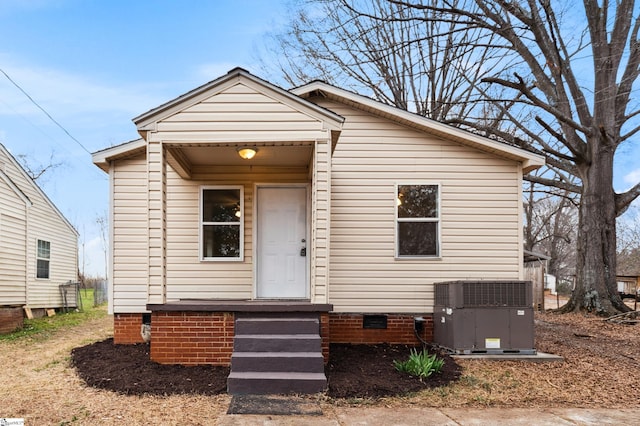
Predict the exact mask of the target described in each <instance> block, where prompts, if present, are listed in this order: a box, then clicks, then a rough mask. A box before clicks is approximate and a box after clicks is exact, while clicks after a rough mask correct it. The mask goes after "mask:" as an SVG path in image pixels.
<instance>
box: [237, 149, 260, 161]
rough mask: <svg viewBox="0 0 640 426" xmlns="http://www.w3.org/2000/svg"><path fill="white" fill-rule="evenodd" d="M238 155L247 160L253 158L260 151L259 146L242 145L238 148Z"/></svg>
mask: <svg viewBox="0 0 640 426" xmlns="http://www.w3.org/2000/svg"><path fill="white" fill-rule="evenodd" d="M237 151H238V155H239V156H240V157H242V158H243V159H245V160H251V159H252V158H253V157H254V156H255V155H256V153H257V152H258V148H253V147H249V146H241V147H240V148H238V149H237Z"/></svg>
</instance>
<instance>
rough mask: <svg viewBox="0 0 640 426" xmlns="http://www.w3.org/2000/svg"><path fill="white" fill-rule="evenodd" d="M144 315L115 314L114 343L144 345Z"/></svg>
mask: <svg viewBox="0 0 640 426" xmlns="http://www.w3.org/2000/svg"><path fill="white" fill-rule="evenodd" d="M142 315H143V314H115V315H114V316H113V343H115V344H117V345H132V344H135V343H144V340H142V334H140V329H141V328H142Z"/></svg>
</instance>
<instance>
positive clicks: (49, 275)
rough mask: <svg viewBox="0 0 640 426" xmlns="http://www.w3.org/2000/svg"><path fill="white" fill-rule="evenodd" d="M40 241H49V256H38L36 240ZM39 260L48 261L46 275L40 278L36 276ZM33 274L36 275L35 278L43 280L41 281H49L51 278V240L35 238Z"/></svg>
mask: <svg viewBox="0 0 640 426" xmlns="http://www.w3.org/2000/svg"><path fill="white" fill-rule="evenodd" d="M39 241H42V242H45V243H49V258H45V257H40V256H39V255H38V254H39V253H38V251H39V250H38V242H39ZM39 260H46V261H47V262H49V271H48V273H47V275H48V277H47V278H41V277H38V261H39ZM35 272H36V273H35V275H36V280H43V281H49V280H51V241H49V240H45V239H42V238H36V271H35Z"/></svg>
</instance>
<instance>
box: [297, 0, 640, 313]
mask: <svg viewBox="0 0 640 426" xmlns="http://www.w3.org/2000/svg"><path fill="white" fill-rule="evenodd" d="M600 3H602V4H600ZM314 4H316V5H317V4H318V3H314ZM319 4H320V6H317V8H316V9H315V12H316V15H318V16H322V15H323V14H324V15H325V16H327V18H328V19H330V21H329V22H331V23H333V25H327V26H325V27H316V26H314V25H315V23H316V22H317V21H314V20H313V19H310V18H309V15H300V24H299V25H297V26H296V25H294V26H293V27H292V28H293V29H294V30H295V31H294V32H293V33H292V35H293V36H296V37H298V38H297V39H295V38H290V40H294V41H296V43H299V44H300V46H301V47H302V50H300V51H298V52H302V56H303V58H305V59H306V60H308V62H309V63H311V64H312V65H313V66H314V67H317V68H318V69H320V70H322V74H323V75H320V77H323V76H324V78H325V79H327V80H329V81H331V80H332V79H331V78H328V76H333V79H334V81H336V80H335V78H336V76H340V77H341V78H343V79H344V81H353V80H355V81H357V82H358V83H359V84H362V85H367V86H368V87H369V88H370V90H371V91H372V92H373V94H374V96H375V97H376V98H377V99H379V100H381V101H385V102H388V103H391V104H394V105H397V106H399V107H401V108H407V109H412V108H410V106H409V103H408V102H405V99H404V98H403V97H402V96H403V95H399V94H396V92H397V91H404V92H405V95H404V96H406V99H409V97H410V96H411V97H415V99H418V96H416V95H415V92H412V91H411V87H412V86H411V85H410V84H409V85H406V84H405V85H403V84H399V83H398V82H399V81H402V80H399V77H402V78H406V79H410V80H411V79H413V80H425V81H426V82H429V81H432V79H433V76H431V75H430V74H429V73H428V72H426V71H424V70H422V69H420V68H419V67H418V68H415V67H413V66H410V64H408V63H407V64H405V63H404V62H403V60H402V58H408V57H413V56H411V52H409V51H405V50H402V49H404V48H411V49H417V48H418V47H417V46H424V44H422V42H424V40H426V39H427V38H428V37H436V38H437V39H438V40H441V41H442V40H447V38H448V37H454V39H453V40H452V45H454V46H456V47H455V48H452V49H460V50H449V51H450V52H464V56H465V57H466V58H471V59H472V60H473V62H474V65H475V68H473V67H464V66H458V65H456V66H452V67H447V64H450V63H451V61H448V60H447V59H446V58H445V57H442V56H440V57H438V58H437V59H436V61H437V63H435V69H437V70H439V71H444V74H443V75H446V76H447V77H446V78H447V79H450V80H447V81H451V80H453V81H460V82H461V84H460V87H459V88H458V89H456V90H457V91H456V92H455V93H464V97H462V98H461V97H453V98H449V99H447V100H446V101H445V102H449V101H451V102H452V105H447V106H448V110H449V114H450V115H449V116H446V115H445V116H433V117H432V118H436V119H439V120H443V121H447V122H450V123H455V124H457V125H460V126H462V127H466V128H468V129H474V130H476V131H479V132H481V133H484V134H487V135H491V136H492V137H496V138H500V139H502V140H504V141H506V142H507V143H512V144H516V145H519V146H522V147H523V148H526V149H531V150H534V151H535V152H538V153H541V154H543V155H545V157H546V159H547V165H548V167H549V170H550V172H549V173H547V174H544V175H534V176H528V177H527V178H528V179H529V180H530V181H532V182H536V183H539V184H543V185H547V186H550V187H555V188H559V189H562V190H565V191H569V192H572V193H574V194H576V195H578V196H579V200H580V204H579V208H578V217H579V221H578V227H577V259H576V268H577V270H576V275H577V276H576V289H575V291H574V293H573V295H572V298H571V299H570V301H569V303H567V305H565V307H564V309H565V311H579V310H587V311H592V312H596V313H598V314H602V315H609V314H613V313H615V312H618V311H626V310H628V308H627V307H626V306H625V305H624V304H623V303H622V300H621V299H620V297H619V295H618V292H617V286H616V266H617V264H616V218H617V217H618V216H619V215H621V214H622V213H623V212H624V211H625V210H626V209H627V208H628V206H629V204H630V203H631V202H632V201H633V200H634V199H636V198H637V197H638V196H639V195H640V183H638V184H636V185H635V186H633V187H632V188H631V189H629V190H628V191H625V192H623V193H616V192H615V191H614V188H613V159H614V156H615V153H616V151H617V149H618V148H619V147H620V146H623V145H624V144H630V143H632V142H631V140H632V138H633V137H634V136H635V135H636V134H637V133H638V131H639V130H640V126H638V120H637V118H638V116H639V115H640V105H639V104H638V103H637V102H635V101H634V99H635V96H634V95H635V92H636V90H637V86H638V75H640V39H639V37H638V35H639V31H640V19H639V17H638V10H637V8H636V7H635V2H634V1H633V0H619V1H616V2H615V3H610V2H609V1H607V0H603V1H601V2H598V1H597V0H583V3H582V4H576V3H574V2H571V1H568V0H521V1H515V0H426V1H423V2H417V1H414V0H388V1H387V2H383V1H375V2H373V3H371V4H372V5H373V6H368V4H369V3H366V2H359V1H357V0H333V1H320V2H319ZM323 5H324V9H322V6H323ZM338 11H340V13H343V14H344V18H341V19H339V20H338V19H337V17H334V16H335V13H338ZM316 15H314V16H316ZM341 16H342V15H341ZM361 22H363V23H366V25H365V24H362V25H361V24H360V23H361ZM416 22H420V23H422V24H423V26H422V28H419V27H418V26H415V25H413V24H415V23H416ZM394 24H395V25H398V27H403V26H404V25H407V26H408V27H409V28H411V29H412V31H410V32H402V31H398V32H394V33H393V34H394V36H393V38H392V39H391V42H387V40H386V39H385V38H384V37H383V34H385V33H388V32H390V31H391V30H390V29H389V28H395V27H393V25H394ZM409 24H411V25H409ZM378 28H380V32H379V33H378V32H376V31H377V29H378ZM382 28H384V30H382ZM429 29H433V30H435V31H436V33H435V34H430V33H428V31H429ZM296 31H297V32H296ZM420 31H422V32H420ZM417 34H422V36H419V35H417ZM424 34H427V35H426V36H425V35H424ZM306 36H311V40H315V41H314V43H311V42H309V40H307V39H305V38H304V37H306ZM405 37H408V39H404V38H405ZM334 39H335V40H337V41H338V42H342V44H340V43H338V44H334ZM414 42H415V43H414ZM435 45H436V46H438V48H437V50H438V51H440V52H443V51H445V50H444V48H443V46H446V44H444V45H442V44H440V42H438V43H436V44H435ZM381 46H391V47H390V48H389V50H384V47H381ZM305 48H306V49H307V50H306V51H305V50H304V49H305ZM476 49H477V50H476ZM314 52H318V53H317V55H318V59H317V61H316V62H313V55H314V54H315V53H314ZM332 52H334V53H332ZM369 52H371V53H369ZM427 52H428V51H426V50H425V52H424V55H423V56H422V60H423V62H426V63H428V64H430V62H429V57H428V55H429V53H430V52H429V53H427ZM285 53H286V52H285ZM391 53H397V54H398V59H394V61H395V62H390V61H387V60H386V59H387V58H391V57H392V56H391V55H390V54H391ZM323 55H326V56H323ZM380 58H383V59H385V60H384V61H382V62H381V61H379V59H380ZM394 58H395V57H394ZM453 58H454V59H456V58H458V59H459V58H460V56H459V53H455V54H453ZM298 61H299V58H297V57H293V62H295V63H302V61H299V62H298ZM330 61H333V62H330ZM405 62H406V61H405ZM418 62H419V60H415V61H413V62H411V64H417V63H418ZM454 63H455V60H454ZM322 64H325V65H324V66H322ZM371 64H380V65H379V66H378V67H377V68H376V67H375V66H374V67H373V68H374V70H373V71H372V70H371V69H370V68H366V67H364V66H363V65H367V66H371ZM398 64H400V66H398ZM290 65H291V64H290ZM290 69H296V68H295V67H293V68H290ZM299 69H302V68H299ZM425 69H426V70H428V69H429V68H428V66H427V65H425ZM354 70H355V71H354ZM385 71H386V73H385ZM457 73H464V74H465V75H466V76H470V77H478V78H481V81H480V82H478V81H477V79H476V78H468V79H466V80H465V79H464V78H463V79H462V80H456V77H455V76H454V75H455V74H457ZM363 75H364V76H363ZM291 76H293V77H295V78H301V77H303V76H302V75H297V74H295V73H292V74H290V77H291ZM306 76H309V75H305V77H306ZM380 76H382V77H383V79H381V80H380V79H379V78H380ZM374 77H375V78H374ZM350 79H353V80H350ZM443 81H444V80H443ZM337 82H338V83H341V81H339V80H338V81H337ZM463 83H464V84H463ZM385 85H386V90H385V91H384V94H383V93H380V92H379V90H378V89H377V88H379V87H383V86H385ZM420 87H429V86H428V84H427V83H423V84H422V86H420ZM420 98H421V99H428V96H427V97H425V96H421V97H420ZM403 102H404V103H403ZM453 102H463V103H464V104H463V106H462V107H456V106H455V105H453ZM487 102H490V103H491V105H492V107H491V108H489V107H487ZM425 104H429V103H425ZM429 105H430V104H429ZM428 110H429V111H431V109H429V108H428ZM415 111H416V112H419V111H420V110H419V109H418V108H417V107H416V108H415ZM481 111H488V112H491V114H492V116H491V117H490V119H479V118H481V117H480V114H479V112H481ZM422 113H423V114H424V112H422ZM425 115H426V114H425Z"/></svg>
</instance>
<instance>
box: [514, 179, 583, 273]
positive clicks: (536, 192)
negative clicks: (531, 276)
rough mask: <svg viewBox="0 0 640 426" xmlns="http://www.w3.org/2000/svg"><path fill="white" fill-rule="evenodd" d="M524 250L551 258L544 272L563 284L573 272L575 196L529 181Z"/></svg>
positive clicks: (574, 261) (525, 204)
mask: <svg viewBox="0 0 640 426" xmlns="http://www.w3.org/2000/svg"><path fill="white" fill-rule="evenodd" d="M524 192H525V194H526V200H525V203H524V214H525V227H524V236H525V249H527V250H530V251H533V252H538V253H543V254H545V255H547V256H549V257H550V259H549V261H548V264H547V272H548V273H549V274H551V275H554V276H556V277H558V279H560V280H563V281H568V280H572V278H573V276H574V275H575V270H576V257H575V252H576V248H575V246H576V228H577V218H578V214H577V205H578V202H577V200H576V197H575V196H574V195H573V194H571V193H570V192H568V191H564V192H561V193H559V194H558V193H557V191H549V190H548V189H547V187H545V186H541V185H537V184H536V183H533V182H529V183H528V184H527V185H526V188H525V191H524Z"/></svg>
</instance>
